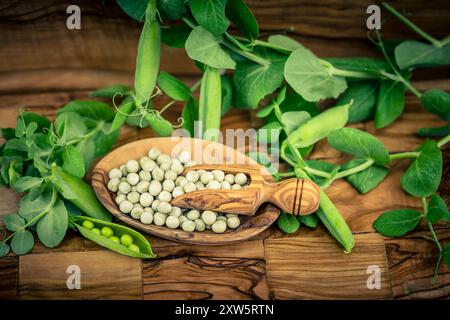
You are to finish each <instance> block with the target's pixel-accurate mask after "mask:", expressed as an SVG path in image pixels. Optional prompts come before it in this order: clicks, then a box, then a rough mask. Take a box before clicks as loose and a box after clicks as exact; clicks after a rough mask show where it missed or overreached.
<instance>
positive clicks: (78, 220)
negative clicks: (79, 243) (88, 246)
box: [71, 216, 156, 259]
mask: <svg viewBox="0 0 450 320" xmlns="http://www.w3.org/2000/svg"><path fill="white" fill-rule="evenodd" d="M83 221H91V222H93V223H94V225H95V227H97V228H99V229H101V228H103V227H109V228H111V229H112V230H113V232H114V235H115V236H117V237H119V238H120V237H121V236H122V235H124V234H128V235H130V236H131V237H132V238H133V243H134V244H135V245H137V246H138V247H139V249H140V252H135V251H133V250H130V249H128V247H126V246H124V245H122V244H120V243H116V242H114V241H111V240H110V239H109V238H106V237H104V236H102V235H99V234H97V233H95V232H92V231H91V230H89V229H86V228H84V227H83V226H82V224H83ZM71 222H72V224H73V225H75V227H76V228H77V230H78V231H79V232H80V233H81V234H82V235H83V237H85V238H86V239H89V240H91V241H93V242H95V243H97V244H99V245H101V246H102V247H104V248H107V249H109V250H112V251H115V252H117V253H120V254H123V255H126V256H130V257H134V258H142V259H150V258H155V257H156V255H155V254H154V253H153V251H152V247H151V246H150V243H149V242H148V241H147V239H145V237H144V236H143V235H142V234H140V233H139V232H137V231H135V230H133V229H131V228H128V227H125V226H122V225H120V224H116V223H111V222H106V221H102V220H98V219H93V218H89V217H84V216H76V217H73V218H72V220H71Z"/></svg>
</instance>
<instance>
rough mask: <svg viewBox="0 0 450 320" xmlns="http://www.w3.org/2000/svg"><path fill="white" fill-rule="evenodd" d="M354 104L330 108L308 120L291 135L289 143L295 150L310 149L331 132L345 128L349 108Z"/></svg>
mask: <svg viewBox="0 0 450 320" xmlns="http://www.w3.org/2000/svg"><path fill="white" fill-rule="evenodd" d="M352 103H353V101H350V103H348V104H344V105H342V106H337V107H333V108H330V109H328V110H325V111H324V112H322V113H320V114H318V115H317V116H315V117H313V118H311V119H309V120H307V121H306V122H304V123H303V124H301V125H300V126H299V127H298V128H297V129H295V130H294V131H292V132H291V133H290V134H289V136H288V139H289V142H290V143H291V145H292V146H294V147H295V148H305V147H309V146H310V145H313V144H314V143H316V142H317V141H319V140H321V139H323V138H325V137H327V136H328V134H329V133H330V132H331V131H333V130H336V129H340V128H343V127H344V126H345V124H346V123H347V121H348V108H349V107H350V106H351V105H352Z"/></svg>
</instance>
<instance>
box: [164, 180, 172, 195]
mask: <svg viewBox="0 0 450 320" xmlns="http://www.w3.org/2000/svg"><path fill="white" fill-rule="evenodd" d="M162 188H163V190H164V191H169V192H172V191H173V189H175V182H173V181H172V180H165V181H164V182H163V184H162Z"/></svg>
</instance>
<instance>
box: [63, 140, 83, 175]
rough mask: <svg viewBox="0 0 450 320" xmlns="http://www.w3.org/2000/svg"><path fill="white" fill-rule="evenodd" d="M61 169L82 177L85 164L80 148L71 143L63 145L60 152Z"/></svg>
mask: <svg viewBox="0 0 450 320" xmlns="http://www.w3.org/2000/svg"><path fill="white" fill-rule="evenodd" d="M62 159H63V169H64V170H65V171H67V172H68V173H70V174H72V175H73V176H75V177H78V178H82V177H84V174H85V173H86V171H85V166H84V159H83V155H82V154H81V152H80V149H78V148H77V147H75V146H73V145H67V146H64V149H63V152H62Z"/></svg>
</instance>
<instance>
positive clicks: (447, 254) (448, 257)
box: [442, 242, 450, 266]
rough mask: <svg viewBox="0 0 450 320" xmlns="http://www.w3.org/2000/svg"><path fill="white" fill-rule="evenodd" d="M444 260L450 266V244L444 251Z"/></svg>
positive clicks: (449, 243)
mask: <svg viewBox="0 0 450 320" xmlns="http://www.w3.org/2000/svg"><path fill="white" fill-rule="evenodd" d="M442 258H443V259H444V262H445V264H446V265H447V266H450V242H448V243H447V246H446V247H445V248H444V250H443V251H442Z"/></svg>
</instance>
